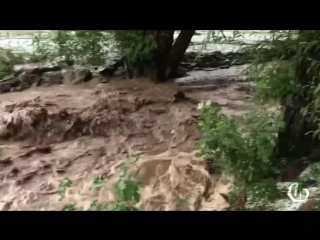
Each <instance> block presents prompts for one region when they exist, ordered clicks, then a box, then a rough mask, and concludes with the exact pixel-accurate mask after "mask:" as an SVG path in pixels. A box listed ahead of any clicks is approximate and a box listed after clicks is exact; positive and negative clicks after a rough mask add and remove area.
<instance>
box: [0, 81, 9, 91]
mask: <svg viewBox="0 0 320 240" xmlns="http://www.w3.org/2000/svg"><path fill="white" fill-rule="evenodd" d="M10 90H11V83H10V82H4V83H0V93H6V92H10Z"/></svg>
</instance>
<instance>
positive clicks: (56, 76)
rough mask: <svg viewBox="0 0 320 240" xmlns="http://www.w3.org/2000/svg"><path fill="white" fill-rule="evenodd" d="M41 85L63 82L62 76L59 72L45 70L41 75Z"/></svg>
mask: <svg viewBox="0 0 320 240" xmlns="http://www.w3.org/2000/svg"><path fill="white" fill-rule="evenodd" d="M42 79H43V81H42V85H47V86H51V85H57V84H58V85H60V84H63V76H62V74H61V72H46V73H44V74H43V76H42Z"/></svg>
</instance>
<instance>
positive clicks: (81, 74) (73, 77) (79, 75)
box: [63, 69, 92, 85]
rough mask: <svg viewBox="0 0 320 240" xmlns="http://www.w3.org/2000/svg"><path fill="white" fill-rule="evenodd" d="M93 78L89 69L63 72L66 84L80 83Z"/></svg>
mask: <svg viewBox="0 0 320 240" xmlns="http://www.w3.org/2000/svg"><path fill="white" fill-rule="evenodd" d="M91 79H92V73H91V72H90V71H89V70H87V69H83V70H77V71H67V72H65V73H64V74H63V83H64V84H69V85H70V84H80V83H84V82H88V81H89V80H91Z"/></svg>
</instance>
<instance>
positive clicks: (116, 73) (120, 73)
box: [113, 67, 126, 77]
mask: <svg viewBox="0 0 320 240" xmlns="http://www.w3.org/2000/svg"><path fill="white" fill-rule="evenodd" d="M123 75H126V70H125V69H124V68H123V67H119V68H118V69H117V70H116V71H114V72H113V76H115V77H120V76H123Z"/></svg>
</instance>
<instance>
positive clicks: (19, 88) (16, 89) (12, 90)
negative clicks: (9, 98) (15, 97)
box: [10, 83, 35, 92]
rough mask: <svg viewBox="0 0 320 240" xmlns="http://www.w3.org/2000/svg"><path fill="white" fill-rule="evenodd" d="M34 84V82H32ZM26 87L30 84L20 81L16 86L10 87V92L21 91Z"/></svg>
mask: <svg viewBox="0 0 320 240" xmlns="http://www.w3.org/2000/svg"><path fill="white" fill-rule="evenodd" d="M34 84H35V83H34ZM28 88H30V85H29V84H27V83H21V84H20V85H19V86H17V87H12V88H11V90H10V91H11V92H22V91H23V90H26V89H28Z"/></svg>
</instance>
